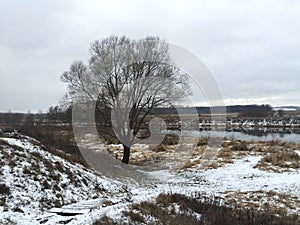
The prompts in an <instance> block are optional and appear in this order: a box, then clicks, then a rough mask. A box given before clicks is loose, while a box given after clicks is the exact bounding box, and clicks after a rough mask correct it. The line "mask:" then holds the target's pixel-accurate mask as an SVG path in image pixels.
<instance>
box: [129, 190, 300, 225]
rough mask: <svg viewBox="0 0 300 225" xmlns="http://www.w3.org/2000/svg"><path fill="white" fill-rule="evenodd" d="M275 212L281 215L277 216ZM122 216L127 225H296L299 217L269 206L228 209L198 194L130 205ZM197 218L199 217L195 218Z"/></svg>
mask: <svg viewBox="0 0 300 225" xmlns="http://www.w3.org/2000/svg"><path fill="white" fill-rule="evenodd" d="M270 195H272V193H270ZM197 199H202V200H201V201H200V200H197ZM274 213H275V214H278V213H282V214H279V216H276V215H275V214H274ZM123 215H124V216H125V217H127V218H128V219H129V224H153V225H154V224H157V225H164V224H175V225H176V224H178V225H179V224H180V225H182V224H189V225H196V224H197V225H204V224H205V225H232V224H243V225H244V224H247V225H282V224H285V225H296V224H298V222H299V216H298V215H290V216H288V215H286V214H285V212H284V211H282V212H280V211H276V212H275V211H273V209H272V208H271V207H268V206H265V208H264V210H261V211H260V210H258V208H249V207H248V208H245V207H244V208H241V207H237V208H230V207H226V206H224V205H221V204H220V202H219V201H217V200H216V199H214V198H212V199H211V198H204V199H203V198H201V196H200V195H199V196H194V198H192V197H187V196H184V195H181V194H160V195H158V196H157V197H156V200H155V202H141V203H139V204H133V205H132V206H131V209H130V210H129V211H125V212H123ZM196 215H201V217H200V218H199V217H198V218H197V217H196ZM147 218H148V219H149V218H151V220H150V221H149V220H147Z"/></svg>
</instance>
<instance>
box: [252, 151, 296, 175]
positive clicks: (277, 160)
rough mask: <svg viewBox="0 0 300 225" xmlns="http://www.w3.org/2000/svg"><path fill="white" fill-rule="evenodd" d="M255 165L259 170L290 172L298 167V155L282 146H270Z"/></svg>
mask: <svg viewBox="0 0 300 225" xmlns="http://www.w3.org/2000/svg"><path fill="white" fill-rule="evenodd" d="M271 149H272V151H270V150H269V153H267V154H266V155H265V156H264V157H263V158H262V159H261V160H260V161H259V162H258V164H257V165H256V166H255V168H259V169H261V170H267V171H273V172H290V171H292V170H293V169H299V168H300V156H299V155H298V154H297V153H296V152H295V151H292V150H288V149H287V150H284V149H282V148H278V147H277V148H271Z"/></svg>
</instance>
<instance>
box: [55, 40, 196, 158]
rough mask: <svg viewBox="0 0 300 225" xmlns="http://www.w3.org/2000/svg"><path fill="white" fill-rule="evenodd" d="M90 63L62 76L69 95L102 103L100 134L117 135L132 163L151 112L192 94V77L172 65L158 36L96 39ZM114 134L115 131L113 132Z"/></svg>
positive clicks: (78, 63) (76, 65) (77, 64)
mask: <svg viewBox="0 0 300 225" xmlns="http://www.w3.org/2000/svg"><path fill="white" fill-rule="evenodd" d="M90 53H91V57H90V59H89V63H88V65H85V64H84V63H83V62H81V61H76V62H74V63H73V64H72V65H71V66H70V68H69V70H68V71H66V72H64V73H63V74H62V76H61V78H62V80H63V81H64V82H66V83H68V84H69V86H68V88H69V94H70V95H76V96H77V98H78V96H79V97H80V100H81V102H82V103H84V102H91V101H92V102H96V110H97V111H98V112H99V113H98V114H97V115H98V116H99V117H100V125H101V127H102V128H101V129H100V132H103V133H106V134H110V135H113V136H115V137H117V138H118V139H119V140H120V141H121V143H122V144H123V147H124V153H123V159H122V162H123V163H126V164H128V163H129V156H130V147H131V146H132V145H133V144H134V143H135V141H136V140H137V137H136V136H137V133H138V131H139V130H140V129H141V125H142V124H143V122H144V121H145V118H146V116H147V115H148V114H149V113H150V111H151V109H153V108H155V107H158V106H163V105H167V104H170V103H171V102H172V103H174V102H179V101H180V100H182V99H184V98H185V97H186V96H188V95H190V94H191V91H190V86H189V79H188V76H187V75H186V74H185V73H183V72H182V71H180V70H179V69H178V68H176V67H175V66H173V65H172V63H171V59H170V55H169V47H168V44H167V43H166V42H165V41H162V40H160V39H159V38H157V37H146V38H144V39H141V40H130V39H128V38H126V37H117V36H111V37H109V38H106V39H103V40H101V41H95V42H94V43H92V45H91V48H90ZM110 130H113V131H114V132H113V134H112V132H110Z"/></svg>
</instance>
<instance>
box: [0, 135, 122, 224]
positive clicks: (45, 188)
mask: <svg viewBox="0 0 300 225" xmlns="http://www.w3.org/2000/svg"><path fill="white" fill-rule="evenodd" d="M0 165H1V167H0V175H1V176H0V224H8V223H10V222H12V223H13V222H18V223H25V224H26V221H31V220H32V219H33V218H37V217H38V216H39V215H40V214H42V213H43V212H45V211H48V210H49V209H51V208H53V207H61V206H63V205H68V204H71V203H75V202H78V201H83V200H87V199H96V198H101V199H105V198H110V196H111V195H112V194H115V193H119V192H120V193H122V192H124V191H125V189H124V188H123V187H124V185H123V184H121V183H119V182H116V181H112V180H110V179H108V178H106V177H104V176H101V174H99V173H96V172H95V171H93V170H90V169H87V168H85V167H83V166H82V165H79V164H73V163H71V162H69V161H67V160H64V159H62V158H60V157H58V156H55V155H53V154H51V153H49V152H47V151H46V149H45V147H43V146H42V145H41V143H39V142H38V141H36V140H34V139H32V138H30V137H26V136H23V135H20V134H18V133H16V132H10V133H4V134H2V137H0ZM28 223H29V224H31V223H30V222H28Z"/></svg>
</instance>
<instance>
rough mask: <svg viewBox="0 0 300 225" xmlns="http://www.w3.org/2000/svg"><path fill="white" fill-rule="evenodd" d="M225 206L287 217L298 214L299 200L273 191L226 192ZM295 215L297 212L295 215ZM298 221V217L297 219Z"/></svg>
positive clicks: (299, 218)
mask: <svg viewBox="0 0 300 225" xmlns="http://www.w3.org/2000/svg"><path fill="white" fill-rule="evenodd" d="M224 194H225V199H226V202H227V204H229V205H231V206H233V207H235V208H236V209H240V211H242V210H249V209H250V210H261V211H263V212H270V213H271V214H272V215H280V216H283V217H284V216H287V215H288V214H289V213H290V212H292V211H294V212H296V211H297V210H298V212H299V208H298V206H299V204H300V200H299V198H297V197H294V196H291V195H288V194H282V193H277V192H274V191H267V192H266V191H263V190H258V191H250V192H249V191H248V192H240V191H226V192H224ZM295 215H297V212H296V213H295ZM297 219H298V220H299V221H300V217H297Z"/></svg>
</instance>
